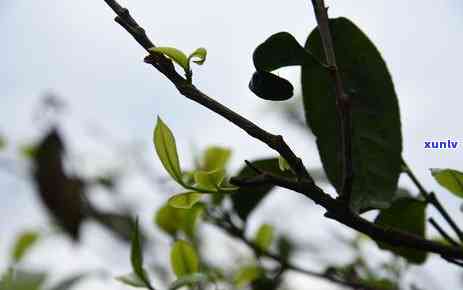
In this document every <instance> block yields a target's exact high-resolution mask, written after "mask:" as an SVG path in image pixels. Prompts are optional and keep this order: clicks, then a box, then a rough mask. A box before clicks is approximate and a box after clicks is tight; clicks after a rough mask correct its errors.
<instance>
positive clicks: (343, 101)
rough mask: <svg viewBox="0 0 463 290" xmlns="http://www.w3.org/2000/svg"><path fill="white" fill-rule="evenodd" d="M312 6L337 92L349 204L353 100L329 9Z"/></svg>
mask: <svg viewBox="0 0 463 290" xmlns="http://www.w3.org/2000/svg"><path fill="white" fill-rule="evenodd" d="M312 6H313V9H314V12H315V17H316V19H317V23H318V31H319V32H320V38H321V40H322V45H323V51H324V52H325V59H326V63H327V66H328V69H329V71H330V75H331V78H332V79H333V84H334V87H335V91H336V108H337V112H338V117H339V121H338V122H339V128H340V136H339V139H340V156H339V158H341V180H342V184H341V188H340V191H341V192H340V198H341V199H342V200H344V201H345V202H346V203H347V204H349V202H350V199H351V195H352V183H353V178H354V173H353V167H352V140H351V139H352V138H351V136H352V120H351V119H352V118H351V98H350V96H349V95H348V94H347V93H346V91H345V89H344V85H343V83H342V79H341V72H340V71H339V68H338V66H337V64H336V55H335V52H334V46H333V39H332V37H331V29H330V25H329V18H328V8H327V7H325V1H324V0H312Z"/></svg>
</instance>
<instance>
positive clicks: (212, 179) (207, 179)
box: [194, 169, 225, 191]
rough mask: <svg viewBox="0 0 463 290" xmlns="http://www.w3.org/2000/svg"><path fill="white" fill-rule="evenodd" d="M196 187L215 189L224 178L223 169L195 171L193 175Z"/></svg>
mask: <svg viewBox="0 0 463 290" xmlns="http://www.w3.org/2000/svg"><path fill="white" fill-rule="evenodd" d="M194 178H195V181H196V184H197V185H198V188H201V189H205V190H208V191H209V190H210V191H217V190H218V188H219V187H220V185H221V184H222V181H223V179H224V178H225V170H223V169H216V170H213V171H196V172H195V175H194Z"/></svg>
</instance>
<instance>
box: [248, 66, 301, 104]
mask: <svg viewBox="0 0 463 290" xmlns="http://www.w3.org/2000/svg"><path fill="white" fill-rule="evenodd" d="M249 89H250V90H251V91H252V92H253V93H254V94H256V96H258V97H259V98H262V99H264V100H269V101H285V100H288V99H289V98H291V97H292V96H293V90H294V88H293V85H292V84H291V83H290V82H289V81H287V80H286V79H284V78H280V77H279V76H277V75H275V74H272V73H269V72H266V71H256V72H255V73H254V74H253V75H252V78H251V81H250V82H249Z"/></svg>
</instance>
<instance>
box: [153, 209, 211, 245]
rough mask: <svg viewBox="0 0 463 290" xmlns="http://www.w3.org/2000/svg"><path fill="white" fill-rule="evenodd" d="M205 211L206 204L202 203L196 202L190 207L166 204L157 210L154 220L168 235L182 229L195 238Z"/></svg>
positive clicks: (188, 235) (172, 234) (173, 234)
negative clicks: (176, 206)
mask: <svg viewBox="0 0 463 290" xmlns="http://www.w3.org/2000/svg"><path fill="white" fill-rule="evenodd" d="M203 211H204V205H203V204H201V203H196V204H195V205H194V206H193V207H192V208H190V209H184V208H175V207H172V206H170V205H169V204H166V205H164V206H162V207H161V208H160V209H159V210H158V211H157V213H156V215H155V217H154V222H155V224H157V225H158V226H159V227H160V228H161V229H162V230H163V231H164V232H165V233H167V234H168V235H171V236H175V234H176V233H178V232H179V231H182V232H184V233H185V234H186V235H187V237H189V238H193V237H194V235H195V231H196V226H197V224H198V220H199V218H200V217H201V215H202V213H203Z"/></svg>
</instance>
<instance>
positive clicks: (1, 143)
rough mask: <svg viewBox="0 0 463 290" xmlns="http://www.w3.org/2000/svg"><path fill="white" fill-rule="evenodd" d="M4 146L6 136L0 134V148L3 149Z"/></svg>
mask: <svg viewBox="0 0 463 290" xmlns="http://www.w3.org/2000/svg"><path fill="white" fill-rule="evenodd" d="M5 147H6V138H5V137H3V136H2V135H0V150H2V149H5Z"/></svg>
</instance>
